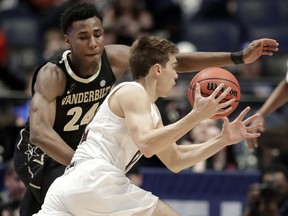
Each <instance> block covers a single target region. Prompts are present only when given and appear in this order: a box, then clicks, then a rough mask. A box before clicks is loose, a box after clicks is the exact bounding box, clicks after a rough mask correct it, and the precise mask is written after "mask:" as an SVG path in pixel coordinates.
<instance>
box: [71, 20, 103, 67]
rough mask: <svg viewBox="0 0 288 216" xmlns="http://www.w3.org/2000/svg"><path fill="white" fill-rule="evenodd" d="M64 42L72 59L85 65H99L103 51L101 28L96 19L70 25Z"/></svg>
mask: <svg viewBox="0 0 288 216" xmlns="http://www.w3.org/2000/svg"><path fill="white" fill-rule="evenodd" d="M66 42H67V43H69V45H70V48H71V52H72V56H73V59H74V60H75V61H77V62H82V63H85V64H93V63H94V64H95V63H97V64H98V63H99V61H100V59H101V54H102V52H103V49H104V39H103V27H102V23H101V21H100V19H98V18H97V17H93V18H89V19H86V20H80V21H76V22H74V23H73V24H72V27H71V28H70V30H69V32H68V34H67V37H66Z"/></svg>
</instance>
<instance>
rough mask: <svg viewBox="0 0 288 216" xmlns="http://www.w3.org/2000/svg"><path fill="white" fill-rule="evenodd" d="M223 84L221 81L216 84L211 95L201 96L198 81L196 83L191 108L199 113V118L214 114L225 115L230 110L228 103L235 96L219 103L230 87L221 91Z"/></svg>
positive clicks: (229, 103) (231, 101)
mask: <svg viewBox="0 0 288 216" xmlns="http://www.w3.org/2000/svg"><path fill="white" fill-rule="evenodd" d="M224 86H225V85H224V84H223V83H221V84H220V85H218V86H217V88H216V89H215V90H214V91H213V92H212V94H211V95H209V96H208V97H203V96H202V95H201V91H200V85H199V83H196V89H195V102H194V106H193V110H194V111H196V112H197V113H198V114H199V117H200V118H201V119H208V118H211V117H213V116H215V115H225V114H226V113H228V112H230V111H231V109H232V107H231V106H230V105H231V104H232V103H233V102H234V101H235V98H232V99H230V100H228V101H226V102H223V103H220V102H221V101H222V100H223V99H224V98H225V97H226V95H227V94H229V92H230V91H231V88H230V87H228V88H226V89H225V90H224V91H223V87H224ZM222 91H223V92H222Z"/></svg>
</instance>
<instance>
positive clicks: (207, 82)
mask: <svg viewBox="0 0 288 216" xmlns="http://www.w3.org/2000/svg"><path fill="white" fill-rule="evenodd" d="M196 83H199V84H200V89H201V94H202V96H203V97H208V96H209V95H210V94H212V92H213V91H214V90H215V89H216V88H217V86H218V85H220V84H221V83H223V84H224V85H225V86H224V87H223V89H222V90H221V91H220V93H219V94H221V93H222V92H223V91H224V90H225V89H226V88H227V87H230V88H231V91H230V92H229V93H228V94H227V95H226V97H225V98H224V99H223V100H222V101H221V102H226V101H228V100H229V99H231V98H235V101H234V102H233V103H232V104H231V105H230V106H231V107H232V110H231V111H230V112H228V113H226V114H225V116H229V115H230V114H231V113H232V112H233V111H234V110H235V109H236V108H237V106H238V104H239V101H240V97H241V91H240V85H239V82H238V80H237V78H236V77H235V76H234V75H233V74H232V73H231V72H230V71H228V70H226V69H224V68H220V67H210V68H206V69H204V70H202V71H200V72H198V73H197V74H196V75H195V76H194V77H193V79H192V80H191V82H190V86H189V88H188V100H189V103H190V105H191V106H192V107H193V106H194V95H195V88H196ZM225 116H222V115H216V116H213V117H212V119H220V118H223V117H225Z"/></svg>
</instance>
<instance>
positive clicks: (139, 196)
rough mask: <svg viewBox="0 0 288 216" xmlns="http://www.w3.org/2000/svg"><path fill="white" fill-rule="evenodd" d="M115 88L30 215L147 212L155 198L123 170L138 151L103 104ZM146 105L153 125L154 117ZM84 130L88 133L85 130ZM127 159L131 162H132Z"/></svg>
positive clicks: (124, 215) (98, 215) (136, 214)
mask: <svg viewBox="0 0 288 216" xmlns="http://www.w3.org/2000/svg"><path fill="white" fill-rule="evenodd" d="M123 85H137V86H139V88H143V87H142V86H141V85H140V84H138V83H136V82H125V83H122V84H119V85H118V86H117V87H115V88H114V89H113V90H112V91H111V93H110V94H109V95H108V96H107V98H106V99H105V101H104V102H103V104H102V105H101V106H100V108H99V110H98V112H97V114H96V115H95V117H94V118H93V120H92V121H91V122H90V123H89V124H88V126H87V128H86V134H84V136H88V137H86V138H88V139H87V140H86V139H84V140H86V141H83V142H82V143H81V144H80V145H79V146H78V148H77V150H76V152H75V155H74V157H73V159H72V162H71V164H70V165H69V166H68V167H67V169H66V171H65V174H64V175H62V176H61V177H58V178H57V179H56V180H55V181H54V182H53V184H52V185H51V186H50V188H49V190H48V192H47V195H46V197H45V201H44V204H43V205H42V208H41V210H40V211H39V212H38V213H37V214H34V215H33V216H50V215H63V216H64V215H65V216H72V215H73V216H140V215H141V216H151V215H152V214H153V212H154V209H155V208H156V205H157V202H158V197H157V196H155V195H153V194H152V193H151V192H148V191H145V190H143V189H142V188H139V187H137V186H136V185H134V184H132V183H131V182H130V180H129V179H128V178H127V176H126V175H125V172H127V171H128V170H129V168H130V167H131V166H132V165H133V164H134V163H135V162H136V161H137V160H138V159H139V158H140V156H141V154H140V151H139V149H138V148H137V146H136V145H135V143H134V142H133V141H132V139H131V137H130V136H129V135H128V132H127V127H126V125H125V120H124V119H123V118H120V117H119V116H116V115H115V114H113V113H112V112H111V110H110V108H109V106H108V100H109V98H110V96H111V95H112V94H113V93H114V92H115V91H117V89H119V88H121V87H122V86H123ZM155 106H156V105H155V104H151V116H152V118H153V121H154V125H155V127H156V125H157V123H158V121H159V116H158V113H157V111H156V107H155ZM87 132H88V133H87ZM131 161H132V162H131Z"/></svg>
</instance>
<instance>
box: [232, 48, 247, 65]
mask: <svg viewBox="0 0 288 216" xmlns="http://www.w3.org/2000/svg"><path fill="white" fill-rule="evenodd" d="M230 57H231V60H232V61H233V63H234V64H235V65H237V64H243V63H244V60H243V51H240V52H231V54H230Z"/></svg>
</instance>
